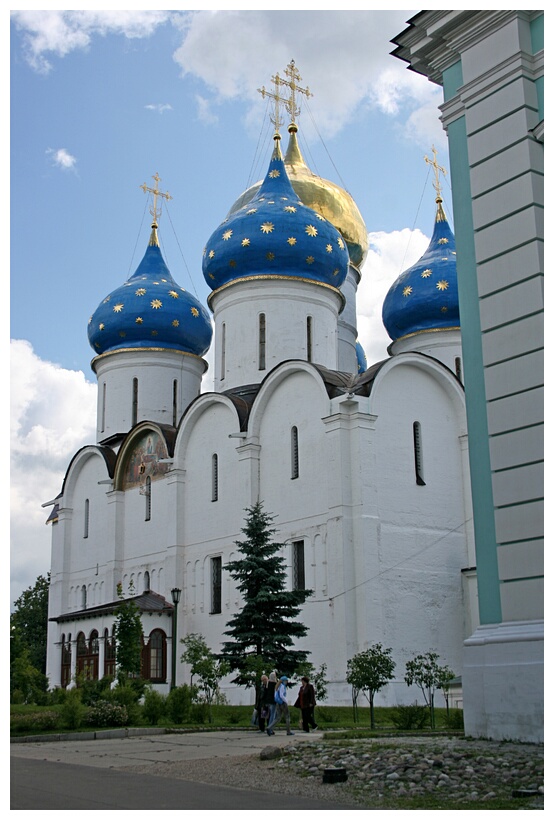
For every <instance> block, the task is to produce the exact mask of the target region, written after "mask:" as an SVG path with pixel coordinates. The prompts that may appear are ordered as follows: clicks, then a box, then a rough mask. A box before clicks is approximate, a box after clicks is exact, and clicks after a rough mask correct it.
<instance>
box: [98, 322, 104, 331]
mask: <svg viewBox="0 0 554 820" xmlns="http://www.w3.org/2000/svg"><path fill="white" fill-rule="evenodd" d="M105 327H106V325H105V324H104V322H100V324H99V325H98V330H104V328H105Z"/></svg>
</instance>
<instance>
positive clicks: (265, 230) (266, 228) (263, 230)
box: [260, 222, 275, 233]
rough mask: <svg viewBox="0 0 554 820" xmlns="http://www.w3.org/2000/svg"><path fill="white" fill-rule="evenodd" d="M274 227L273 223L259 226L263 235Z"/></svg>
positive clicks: (263, 223)
mask: <svg viewBox="0 0 554 820" xmlns="http://www.w3.org/2000/svg"><path fill="white" fill-rule="evenodd" d="M274 227H275V226H274V225H273V222H262V224H261V225H260V230H261V231H262V232H263V233H271V232H272V230H273V228H274Z"/></svg>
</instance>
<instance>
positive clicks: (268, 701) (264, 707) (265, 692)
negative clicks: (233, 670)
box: [256, 675, 275, 732]
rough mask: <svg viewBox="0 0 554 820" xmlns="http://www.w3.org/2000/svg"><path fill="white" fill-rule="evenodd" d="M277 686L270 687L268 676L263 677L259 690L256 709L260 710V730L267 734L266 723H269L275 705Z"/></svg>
mask: <svg viewBox="0 0 554 820" xmlns="http://www.w3.org/2000/svg"><path fill="white" fill-rule="evenodd" d="M274 691H275V684H273V685H272V686H270V681H269V678H268V677H267V675H262V680H261V683H260V686H259V689H258V697H257V699H256V709H257V710H258V729H259V730H260V732H265V726H266V723H267V722H268V721H269V717H270V711H271V706H272V704H273V703H274V695H273V693H274Z"/></svg>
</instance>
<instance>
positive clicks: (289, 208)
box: [283, 205, 296, 214]
mask: <svg viewBox="0 0 554 820" xmlns="http://www.w3.org/2000/svg"><path fill="white" fill-rule="evenodd" d="M283 210H284V211H285V213H287V214H295V213H296V208H295V207H294V205H285V207H284V208H283Z"/></svg>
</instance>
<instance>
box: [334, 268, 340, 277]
mask: <svg viewBox="0 0 554 820" xmlns="http://www.w3.org/2000/svg"><path fill="white" fill-rule="evenodd" d="M338 272H339V269H338V268H335V270H334V271H333V276H336V275H337V274H338Z"/></svg>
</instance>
